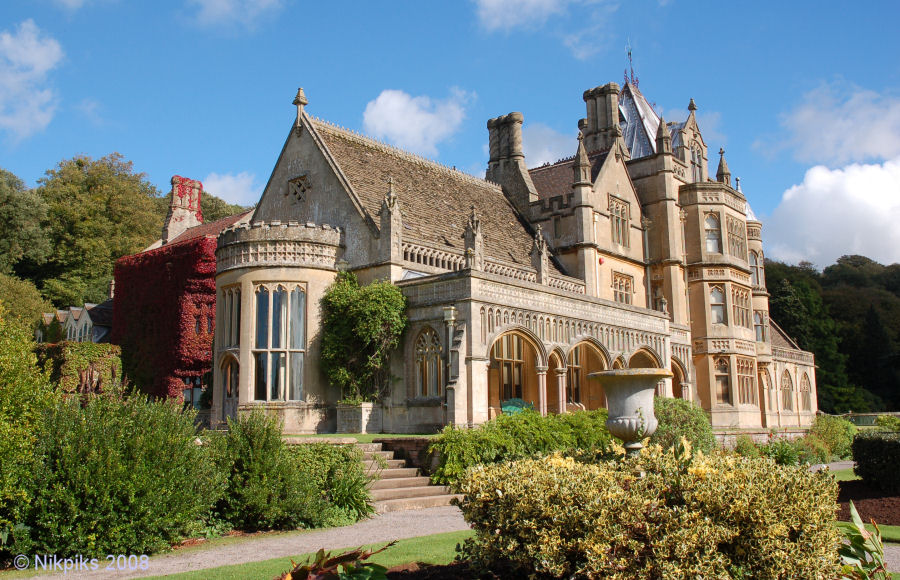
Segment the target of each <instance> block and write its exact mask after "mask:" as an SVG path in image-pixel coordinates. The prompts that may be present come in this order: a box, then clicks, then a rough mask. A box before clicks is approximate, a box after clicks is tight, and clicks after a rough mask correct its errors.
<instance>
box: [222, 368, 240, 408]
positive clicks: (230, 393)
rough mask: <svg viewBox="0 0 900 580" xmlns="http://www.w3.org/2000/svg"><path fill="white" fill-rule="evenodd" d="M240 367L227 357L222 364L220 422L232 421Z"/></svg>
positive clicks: (236, 399)
mask: <svg viewBox="0 0 900 580" xmlns="http://www.w3.org/2000/svg"><path fill="white" fill-rule="evenodd" d="M240 369H241V365H240V364H238V361H237V359H235V358H234V357H233V356H227V357H226V358H225V362H224V363H222V381H223V387H224V388H223V389H222V420H223V421H227V420H228V419H234V418H235V417H236V416H237V408H238V379H239V378H240Z"/></svg>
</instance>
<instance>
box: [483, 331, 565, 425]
mask: <svg viewBox="0 0 900 580" xmlns="http://www.w3.org/2000/svg"><path fill="white" fill-rule="evenodd" d="M557 356H558V355H557ZM487 358H488V360H489V361H490V362H489V364H488V368H487V373H488V377H487V378H488V380H487V385H488V388H487V407H488V418H489V419H492V418H494V417H496V416H498V415H499V414H500V413H501V412H502V410H501V407H502V405H503V402H504V401H507V400H509V399H522V400H524V401H526V402H528V403H531V404H532V405H533V406H534V408H535V409H536V410H537V409H539V408H540V406H539V398H540V395H539V389H540V386H541V381H542V380H543V379H542V378H541V377H539V376H538V369H540V371H541V372H542V373H543V372H546V368H547V362H546V361H547V360H548V356H547V352H546V350H545V348H544V345H543V343H541V341H540V340H538V339H537V337H535V336H534V334H533V333H532V332H531V331H530V330H528V329H527V328H525V327H523V326H518V325H516V326H512V327H510V328H506V329H504V330H503V332H500V333H498V334H497V335H496V336H494V337H492V340H491V341H490V347H489V348H488V351H487Z"/></svg>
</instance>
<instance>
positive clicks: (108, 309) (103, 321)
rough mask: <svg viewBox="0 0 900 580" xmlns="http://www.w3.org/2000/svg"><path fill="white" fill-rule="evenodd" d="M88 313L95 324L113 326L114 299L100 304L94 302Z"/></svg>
mask: <svg viewBox="0 0 900 580" xmlns="http://www.w3.org/2000/svg"><path fill="white" fill-rule="evenodd" d="M88 313H89V314H90V316H91V322H93V323H94V326H112V317H113V301H112V299H111V298H110V299H109V300H106V301H105V302H101V303H100V304H94V305H93V306H92V307H90V308H88Z"/></svg>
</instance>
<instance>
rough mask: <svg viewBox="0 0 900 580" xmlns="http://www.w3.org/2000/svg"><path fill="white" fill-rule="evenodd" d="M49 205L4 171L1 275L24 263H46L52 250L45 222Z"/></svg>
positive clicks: (0, 192)
mask: <svg viewBox="0 0 900 580" xmlns="http://www.w3.org/2000/svg"><path fill="white" fill-rule="evenodd" d="M46 217H47V204H45V203H44V201H43V200H42V199H41V198H40V196H38V195H37V194H36V193H35V192H34V191H33V190H30V189H28V188H27V187H25V184H24V183H23V182H22V180H21V179H19V178H18V177H16V176H15V175H13V174H12V173H10V172H9V171H6V170H5V169H0V274H2V273H5V274H9V273H11V272H12V269H13V266H15V265H16V263H17V262H19V261H20V260H23V259H24V260H28V261H30V262H32V263H34V264H35V265H40V264H43V263H44V261H45V260H46V259H47V254H48V253H49V251H50V244H49V243H48V241H47V236H46V235H45V233H44V230H43V229H42V227H41V223H42V222H43V221H44V220H45V219H46Z"/></svg>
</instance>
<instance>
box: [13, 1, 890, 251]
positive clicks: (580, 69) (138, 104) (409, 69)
mask: <svg viewBox="0 0 900 580" xmlns="http://www.w3.org/2000/svg"><path fill="white" fill-rule="evenodd" d="M898 20H900V4H898V3H896V2H867V3H865V4H858V5H852V6H851V5H849V4H847V3H838V2H821V1H819V2H783V1H782V2H767V1H758V2H753V3H724V2H687V1H685V0H668V1H656V0H654V1H650V0H634V1H632V2H625V1H622V2H614V1H609V0H582V1H578V0H568V1H566V0H474V1H467V2H391V3H389V2H343V1H337V0H336V1H331V2H301V1H299V0H255V1H253V0H172V1H163V0H160V1H158V2H133V1H126V0H29V1H25V0H6V1H5V2H3V3H2V6H0V167H3V168H4V169H7V170H10V171H12V172H13V173H15V174H17V175H18V176H19V177H21V178H22V179H23V180H25V181H26V183H28V184H29V185H34V184H35V183H36V181H37V180H38V179H39V178H40V177H41V176H42V175H43V173H44V171H46V170H47V169H49V168H51V167H53V166H55V165H56V163H58V162H59V161H60V160H62V159H67V158H71V157H72V156H74V155H76V154H86V155H90V156H92V157H101V156H103V155H106V154H108V153H111V152H114V151H117V152H120V153H121V154H123V155H124V156H125V157H126V158H127V159H129V160H131V161H133V162H134V165H135V168H136V170H138V171H141V172H144V173H146V174H147V177H148V178H149V179H150V181H152V182H153V183H155V184H156V185H157V186H158V187H159V188H160V190H162V191H166V190H168V180H169V178H170V177H171V176H172V175H173V174H180V175H184V176H187V177H192V178H196V179H201V180H203V181H204V183H205V185H206V189H207V190H208V191H210V192H212V193H215V194H216V195H219V196H221V197H224V198H226V199H228V200H229V201H233V202H238V203H245V204H250V203H254V202H255V201H256V199H257V198H258V195H259V193H260V191H261V189H262V187H263V185H264V184H265V182H266V180H267V179H268V176H269V173H270V172H271V170H272V166H273V164H274V163H275V160H276V158H277V155H278V152H279V151H280V148H281V146H282V144H283V141H284V138H285V136H286V135H287V132H288V130H289V129H290V126H291V123H292V121H293V116H294V110H293V106H292V105H291V100H292V99H293V96H294V94H295V92H296V89H297V87H298V86H303V87H304V89H305V91H306V94H307V97H308V98H309V101H310V104H309V106H308V111H309V112H310V113H311V114H313V115H316V116H318V117H321V118H324V119H326V120H329V121H332V122H335V123H337V124H339V125H342V126H345V127H348V128H350V129H354V130H358V131H360V132H363V133H366V134H369V135H372V136H375V137H378V138H380V139H382V140H384V141H387V142H390V143H393V144H396V145H398V146H401V147H403V148H405V149H409V150H412V151H414V152H418V153H420V154H423V155H425V156H427V157H429V158H432V159H435V160H438V161H440V162H441V163H444V164H446V165H455V166H457V167H458V168H460V169H462V170H465V171H468V172H470V173H474V174H477V175H483V171H484V167H485V165H486V162H487V154H486V142H487V131H486V129H485V122H486V121H487V119H488V118H490V117H494V116H497V115H502V114H505V113H508V112H510V111H522V112H523V113H524V115H525V147H526V160H527V162H528V164H529V165H538V164H540V163H543V162H545V161H553V160H555V159H557V158H559V157H563V156H568V155H571V154H573V153H574V150H575V145H576V141H575V136H576V132H577V129H576V127H577V121H578V119H579V118H581V117H583V116H584V115H585V112H584V103H583V101H582V99H581V94H582V92H583V91H584V90H585V89H588V88H591V87H594V86H597V85H601V84H605V83H607V82H609V81H616V82H619V83H621V82H622V80H623V72H624V68H625V66H626V59H625V46H626V43H628V42H630V45H631V47H632V49H633V54H634V68H635V73H636V74H637V76H638V78H639V80H640V89H641V91H642V92H643V93H644V94H645V95H646V96H647V98H648V99H649V100H650V101H652V102H654V103H655V104H656V108H657V110H658V111H659V112H661V113H662V114H663V115H664V116H665V118H666V119H667V120H683V119H684V118H685V117H686V116H687V103H688V101H689V99H691V98H693V99H695V101H696V103H697V105H698V106H699V110H698V114H699V120H700V124H701V129H702V130H703V132H704V136H705V138H706V141H707V144H708V145H709V147H710V162H711V165H713V167H714V165H715V163H716V162H717V160H718V155H715V152H716V151H718V149H719V147H724V148H725V149H726V151H727V153H726V157H727V159H728V163H729V166H730V168H731V171H732V173H733V174H734V175H736V176H740V177H741V179H742V185H743V189H744V192H745V193H746V194H747V196H748V198H749V199H750V202H751V204H752V205H753V209H754V210H755V212H756V213H757V214H758V215H759V216H760V217H761V218H762V220H763V222H764V226H765V230H764V232H765V233H764V236H765V237H766V239H767V240H768V244H767V247H768V254H769V256H771V257H778V258H782V259H786V260H789V261H793V262H796V261H798V260H801V259H809V260H811V261H813V262H814V263H816V264H817V265H818V266H820V267H822V266H826V265H828V264H829V263H831V262H833V260H834V259H835V258H837V257H838V256H840V255H842V254H847V253H862V254H866V255H868V256H870V257H872V258H875V259H878V260H880V261H882V262H895V261H900V226H898V225H897V224H900V64H898V63H900V58H898V57H900V35H897V34H896V33H895V27H896V23H897V22H898Z"/></svg>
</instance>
